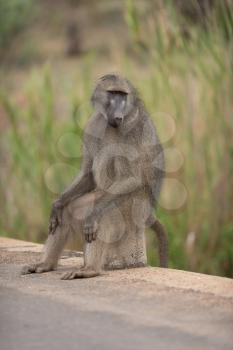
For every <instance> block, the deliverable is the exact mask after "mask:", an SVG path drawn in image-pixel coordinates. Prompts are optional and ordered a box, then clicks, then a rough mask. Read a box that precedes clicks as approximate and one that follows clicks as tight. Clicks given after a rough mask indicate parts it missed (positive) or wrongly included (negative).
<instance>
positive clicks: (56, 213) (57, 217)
mask: <svg viewBox="0 0 233 350" xmlns="http://www.w3.org/2000/svg"><path fill="white" fill-rule="evenodd" d="M62 210H63V205H62V204H61V202H60V201H59V200H57V201H56V202H54V203H53V206H52V210H51V214H50V219H49V233H50V234H53V233H54V232H55V230H56V228H57V226H59V225H61V223H62Z"/></svg>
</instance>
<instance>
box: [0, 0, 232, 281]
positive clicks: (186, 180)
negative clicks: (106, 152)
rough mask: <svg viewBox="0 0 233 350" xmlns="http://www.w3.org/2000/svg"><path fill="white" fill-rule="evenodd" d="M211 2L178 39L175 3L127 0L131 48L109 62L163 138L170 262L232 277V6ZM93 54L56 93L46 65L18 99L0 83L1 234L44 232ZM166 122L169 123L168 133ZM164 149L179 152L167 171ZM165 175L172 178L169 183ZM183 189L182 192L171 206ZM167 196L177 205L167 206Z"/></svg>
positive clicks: (77, 136)
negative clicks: (156, 13)
mask: <svg viewBox="0 0 233 350" xmlns="http://www.w3.org/2000/svg"><path fill="white" fill-rule="evenodd" d="M219 6H220V5H218V6H217V8H216V9H214V11H213V13H212V16H211V18H210V19H209V21H208V27H207V30H206V29H205V30H204V29H203V28H202V27H201V26H200V25H196V26H191V25H190V28H189V29H190V39H185V38H184V36H183V35H182V31H181V26H180V22H179V21H180V20H179V16H178V14H177V13H176V12H175V10H174V8H172V7H170V6H168V7H164V11H165V13H166V14H167V17H165V19H164V18H163V21H162V20H161V21H159V22H157V21H151V19H150V18H148V17H146V18H144V17H143V16H141V14H140V11H139V10H138V9H137V8H136V7H135V5H133V2H132V1H127V2H126V5H125V11H126V12H125V13H126V16H125V18H126V21H127V23H128V24H129V29H130V31H131V37H132V53H131V54H126V53H125V52H123V51H122V53H121V55H120V62H118V64H119V67H120V70H121V72H122V73H123V74H124V75H126V76H127V77H128V78H129V79H130V80H132V81H133V82H134V84H135V85H136V86H137V88H138V89H139V92H140V94H141V96H142V98H143V100H144V101H145V104H146V106H147V109H148V111H149V112H150V114H151V115H152V117H153V119H154V122H155V124H156V125H157V127H158V130H159V134H160V136H161V139H162V141H164V148H165V154H166V155H167V158H168V160H167V161H168V168H169V169H170V172H168V174H167V178H168V181H167V182H166V183H165V186H164V189H163V194H162V198H161V203H162V205H161V206H160V208H159V211H158V216H159V217H160V218H161V220H162V221H163V223H164V224H165V225H166V227H167V229H168V233H169V238H170V260H169V265H170V267H174V268H179V269H187V270H192V271H199V272H205V273H209V274H217V275H223V276H231V277H232V276H233V245H232V241H233V212H232V207H233V177H232V171H233V144H232V139H233V124H232V114H233V113H232V112H233V108H232V107H233V102H232V101H233V95H232V91H233V79H232V78H233V76H232V68H233V60H232V57H233V56H232V42H231V40H230V39H232V15H231V13H232V12H229V11H228V7H227V6H226V7H223V6H220V8H219ZM151 23H153V25H152V26H151ZM157 23H159V25H158V24H157ZM149 24H150V25H149ZM168 24H169V25H168ZM168 28H172V30H171V31H169V30H170V29H169V30H168ZM118 57H119V54H118ZM98 59H100V57H98V55H97V56H96V57H94V58H93V57H86V58H85V57H84V58H83V62H82V65H81V67H79V68H77V74H76V78H74V79H73V84H72V88H70V87H69V84H68V81H69V79H71V77H67V80H63V83H62V84H61V86H60V89H61V93H59V92H58V91H57V88H56V83H55V81H56V77H55V76H54V73H53V71H52V69H51V67H50V66H49V65H46V66H45V67H44V68H43V69H42V70H39V71H38V70H37V71H33V72H32V73H31V76H30V78H29V79H28V83H27V84H26V86H25V87H23V88H22V96H23V98H22V101H21V103H19V102H14V101H13V99H12V98H11V97H10V96H8V93H7V92H6V91H2V92H1V97H0V103H1V105H2V108H3V110H4V113H5V114H6V115H7V118H8V123H9V127H8V128H7V130H5V132H4V134H2V135H1V140H0V143H1V148H0V161H1V172H0V180H1V184H2V186H1V188H0V205H1V211H2V213H1V221H0V234H7V235H9V236H13V237H17V238H21V239H29V240H33V241H40V242H41V241H43V240H44V239H45V237H46V234H47V222H48V217H49V212H50V207H51V203H52V200H53V198H55V197H56V195H57V194H58V193H59V192H60V191H61V190H63V189H64V188H65V186H66V185H67V184H68V183H69V182H70V181H71V180H72V178H73V177H74V174H75V173H76V172H78V169H79V166H80V156H79V155H80V153H79V151H80V144H81V139H82V129H83V125H84V124H85V122H86V120H87V118H88V117H89V115H90V113H91V108H90V105H89V98H90V95H91V89H92V84H93V71H94V69H95V65H96V62H98ZM60 94H62V95H63V96H65V97H64V99H65V104H66V107H67V108H66V113H65V116H64V115H62V113H61V112H59V108H60ZM173 122H174V124H175V127H176V129H175V132H174V133H171V128H172V124H171V123H173ZM168 149H170V150H172V151H171V152H176V150H178V152H180V153H181V154H182V155H183V158H184V161H182V162H181V165H180V166H179V168H178V169H175V170H174V171H172V169H173V167H174V164H176V161H175V162H174V159H173V157H168V151H167V150H168ZM174 150H175V151H174ZM171 154H173V153H171ZM175 154H176V153H174V156H175ZM172 164H173V166H172ZM169 179H170V180H171V179H176V180H177V183H178V185H177V184H176V185H175V186H171V184H172V182H170V185H169ZM171 181H172V180H171ZM179 184H181V185H180V186H181V187H179ZM183 192H184V193H185V194H187V199H186V200H185V202H184V205H182V206H181V207H180V205H179V200H180V198H181V196H182V194H183ZM168 205H170V206H172V207H173V208H176V210H171V209H170V210H168V209H167V208H168ZM155 244H156V242H155V239H154V238H153V237H152V236H151V234H150V235H149V239H148V256H149V261H150V262H151V263H152V264H156V263H157V259H156V258H155V248H154V246H155Z"/></svg>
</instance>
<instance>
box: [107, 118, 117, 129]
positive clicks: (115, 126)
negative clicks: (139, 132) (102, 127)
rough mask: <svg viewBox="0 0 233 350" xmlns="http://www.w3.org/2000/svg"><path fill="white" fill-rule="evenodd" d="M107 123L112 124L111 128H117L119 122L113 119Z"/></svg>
mask: <svg viewBox="0 0 233 350" xmlns="http://www.w3.org/2000/svg"><path fill="white" fill-rule="evenodd" d="M109 125H110V126H112V127H113V128H118V126H119V123H117V122H116V121H115V120H114V121H111V122H109Z"/></svg>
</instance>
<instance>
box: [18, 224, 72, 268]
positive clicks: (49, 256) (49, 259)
mask: <svg viewBox="0 0 233 350" xmlns="http://www.w3.org/2000/svg"><path fill="white" fill-rule="evenodd" d="M70 233H71V229H70V227H69V226H68V225H62V226H58V227H57V228H56V231H55V232H54V234H49V236H48V239H47V241H46V243H45V247H44V254H43V257H42V260H41V262H39V263H37V264H31V265H26V266H24V267H23V270H22V274H29V273H42V272H47V271H52V270H54V269H56V267H57V263H58V259H59V257H60V255H61V253H62V250H63V248H64V246H65V244H66V242H67V239H68V237H69V235H70Z"/></svg>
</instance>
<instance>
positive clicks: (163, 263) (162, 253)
mask: <svg viewBox="0 0 233 350" xmlns="http://www.w3.org/2000/svg"><path fill="white" fill-rule="evenodd" d="M147 226H148V227H150V228H151V229H152V230H153V231H154V232H155V233H156V236H157V238H158V244H159V260H160V267H167V265H168V237H167V233H166V230H165V227H164V226H163V225H162V224H161V222H160V221H159V220H158V219H155V218H154V216H153V215H151V216H150V217H149V219H148V220H147Z"/></svg>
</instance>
